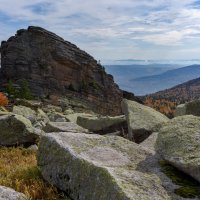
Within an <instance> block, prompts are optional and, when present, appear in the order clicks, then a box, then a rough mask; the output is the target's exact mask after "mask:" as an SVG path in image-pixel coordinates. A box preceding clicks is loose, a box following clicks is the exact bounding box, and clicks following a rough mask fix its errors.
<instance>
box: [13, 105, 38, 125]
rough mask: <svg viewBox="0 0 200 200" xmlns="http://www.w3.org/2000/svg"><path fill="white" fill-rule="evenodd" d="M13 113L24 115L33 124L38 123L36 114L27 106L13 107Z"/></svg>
mask: <svg viewBox="0 0 200 200" xmlns="http://www.w3.org/2000/svg"><path fill="white" fill-rule="evenodd" d="M13 113H15V114H17V115H22V116H24V117H25V118H27V119H29V120H30V121H31V122H32V123H34V122H35V121H36V112H35V111H34V110H32V109H31V108H29V107H26V106H21V105H19V106H13Z"/></svg>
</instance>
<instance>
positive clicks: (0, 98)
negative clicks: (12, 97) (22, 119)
mask: <svg viewBox="0 0 200 200" xmlns="http://www.w3.org/2000/svg"><path fill="white" fill-rule="evenodd" d="M6 105H8V98H7V97H6V96H5V95H4V94H3V93H2V92H0V106H6Z"/></svg>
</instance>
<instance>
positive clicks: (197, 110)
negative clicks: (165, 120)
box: [175, 100, 200, 117]
mask: <svg viewBox="0 0 200 200" xmlns="http://www.w3.org/2000/svg"><path fill="white" fill-rule="evenodd" d="M182 115H195V116H200V100H195V101H191V102H188V103H185V104H180V105H178V106H177V108H176V111H175V116H176V117H178V116H182Z"/></svg>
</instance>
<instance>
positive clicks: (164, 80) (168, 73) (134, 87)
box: [105, 64, 200, 96]
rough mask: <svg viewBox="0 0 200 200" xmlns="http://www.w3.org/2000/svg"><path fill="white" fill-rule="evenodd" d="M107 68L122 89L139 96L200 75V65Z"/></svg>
mask: <svg viewBox="0 0 200 200" xmlns="http://www.w3.org/2000/svg"><path fill="white" fill-rule="evenodd" d="M105 68H106V71H107V72H108V73H110V74H112V75H113V76H114V79H115V81H116V82H117V83H118V84H119V86H120V87H121V88H122V89H124V90H127V91H130V92H133V93H134V94H135V95H139V96H144V95H146V94H151V93H155V92H158V91H161V90H165V89H168V88H171V87H173V86H176V85H178V84H181V83H184V82H186V81H189V80H192V79H195V78H198V77H199V76H200V65H190V66H187V67H183V66H180V65H170V64H151V65H125V66H123V65H109V66H105Z"/></svg>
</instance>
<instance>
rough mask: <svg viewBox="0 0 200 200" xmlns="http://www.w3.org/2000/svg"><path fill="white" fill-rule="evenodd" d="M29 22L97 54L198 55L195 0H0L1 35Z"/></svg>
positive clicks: (199, 21)
mask: <svg viewBox="0 0 200 200" xmlns="http://www.w3.org/2000/svg"><path fill="white" fill-rule="evenodd" d="M28 25H36V26H42V27H44V28H46V29H48V30H51V31H53V32H55V33H56V34H58V35H60V36H62V37H63V38H64V39H65V40H69V41H71V42H73V43H75V44H77V45H78V46H80V47H81V48H82V49H84V50H86V51H88V52H89V53H90V54H92V55H93V56H94V57H95V58H96V59H126V58H136V59H176V58H177V59H186V58H188V59H192V58H199V57H198V56H199V45H200V40H199V39H200V1H197V0H181V1H180V0H174V1H172V0H123V1H119V0H109V1H108V0H101V1H99V0H84V1H83V0H59V1H55V0H34V1H27V0H0V26H1V29H0V40H6V39H7V38H8V37H9V36H11V35H13V34H15V32H16V30H17V29H20V28H26V27H27V26H28Z"/></svg>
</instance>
